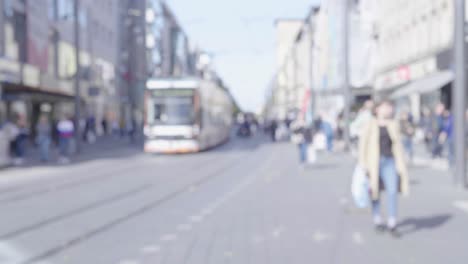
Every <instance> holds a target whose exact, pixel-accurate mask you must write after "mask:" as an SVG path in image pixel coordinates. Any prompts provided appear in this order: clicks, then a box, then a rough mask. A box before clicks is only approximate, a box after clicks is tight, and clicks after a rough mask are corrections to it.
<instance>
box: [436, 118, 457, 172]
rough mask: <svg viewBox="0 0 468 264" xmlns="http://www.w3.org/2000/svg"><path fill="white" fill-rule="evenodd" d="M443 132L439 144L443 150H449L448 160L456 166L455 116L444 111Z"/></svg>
mask: <svg viewBox="0 0 468 264" xmlns="http://www.w3.org/2000/svg"><path fill="white" fill-rule="evenodd" d="M443 117H444V119H443V125H442V132H441V133H440V136H439V144H440V145H441V146H442V149H443V148H444V147H445V148H446V149H447V159H448V162H449V164H450V165H453V164H454V160H455V159H454V155H455V154H454V146H453V143H454V142H453V116H452V114H451V113H450V111H449V110H445V111H444V116H443Z"/></svg>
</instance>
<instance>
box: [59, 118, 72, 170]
mask: <svg viewBox="0 0 468 264" xmlns="http://www.w3.org/2000/svg"><path fill="white" fill-rule="evenodd" d="M57 131H58V134H59V148H60V158H59V163H62V164H65V163H69V162H70V158H69V157H70V141H71V140H72V138H73V135H74V132H75V126H74V124H73V122H72V121H71V120H70V119H69V118H68V117H67V116H63V117H62V119H61V120H60V121H59V123H58V124H57Z"/></svg>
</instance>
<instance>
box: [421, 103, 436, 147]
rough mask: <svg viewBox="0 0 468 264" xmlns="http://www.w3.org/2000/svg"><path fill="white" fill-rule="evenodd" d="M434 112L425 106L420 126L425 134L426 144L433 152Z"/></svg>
mask: <svg viewBox="0 0 468 264" xmlns="http://www.w3.org/2000/svg"><path fill="white" fill-rule="evenodd" d="M431 119H432V112H431V110H430V109H429V108H427V107H425V108H423V110H422V115H421V120H420V121H419V127H420V129H421V131H422V132H423V134H424V144H425V145H426V149H427V150H428V151H429V152H432V136H433V135H432V123H431Z"/></svg>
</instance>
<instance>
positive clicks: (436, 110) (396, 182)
mask: <svg viewBox="0 0 468 264" xmlns="http://www.w3.org/2000/svg"><path fill="white" fill-rule="evenodd" d="M354 116H355V118H354V119H353V120H352V121H351V122H350V127H349V129H350V137H351V140H352V146H354V150H355V152H356V154H357V157H358V159H357V167H356V172H358V173H361V174H363V175H365V176H363V177H361V179H364V181H366V184H364V185H363V186H366V189H365V192H367V197H368V198H366V200H367V201H369V202H368V205H366V206H369V207H370V208H371V212H372V219H373V223H374V226H375V229H376V231H377V232H384V231H388V232H389V233H390V234H391V235H393V236H394V237H399V236H400V233H399V231H398V194H403V195H407V194H408V193H409V183H408V182H409V180H408V169H407V165H408V164H411V163H412V162H414V160H415V157H416V156H417V155H423V154H424V153H421V151H425V150H426V151H427V152H428V153H427V154H429V156H430V157H432V158H434V159H441V158H444V159H447V161H448V162H449V163H453V156H454V153H453V151H454V150H453V149H454V147H453V144H454V142H453V117H452V114H451V112H450V110H448V109H447V107H446V106H445V105H444V104H442V103H439V104H437V105H436V106H435V107H433V108H432V109H431V108H424V109H423V110H422V113H421V115H420V116H419V117H418V118H415V117H414V116H413V115H412V114H411V113H410V112H409V111H407V110H406V109H404V108H402V107H400V109H397V108H395V107H394V105H393V103H392V102H390V101H385V100H384V101H380V102H377V103H376V102H374V101H371V100H369V101H366V102H365V103H364V104H363V105H362V107H361V108H360V109H359V110H358V111H357V112H356V114H355V115H354ZM466 117H467V119H468V111H467V113H466ZM345 123H346V120H343V118H342V115H338V117H337V120H331V119H329V118H327V115H326V114H320V115H319V116H318V117H317V118H316V119H315V120H314V121H313V122H310V124H307V123H306V122H305V120H304V119H303V118H302V119H301V118H299V119H298V120H296V121H294V122H292V123H291V126H290V127H289V130H290V131H291V134H290V138H291V141H292V142H294V143H295V144H297V146H298V152H299V160H300V162H301V164H307V163H311V162H312V163H313V162H315V160H316V158H317V156H316V151H317V150H323V151H330V152H331V151H334V150H335V146H334V142H335V141H337V140H341V139H342V135H343V130H344V126H345ZM281 125H282V124H281V122H277V121H274V122H272V123H271V125H270V130H269V133H270V135H271V138H272V140H277V139H278V136H277V134H278V128H279V127H280V126H281ZM466 136H467V137H468V131H467V133H466ZM424 146H425V148H424ZM356 172H355V173H356ZM354 178H355V176H353V181H354ZM356 178H357V177H356ZM382 191H385V195H386V199H385V201H386V204H387V206H386V209H387V213H386V217H387V219H386V221H384V219H383V218H382V214H381V209H380V208H381V203H380V199H381V196H382ZM363 204H366V203H363Z"/></svg>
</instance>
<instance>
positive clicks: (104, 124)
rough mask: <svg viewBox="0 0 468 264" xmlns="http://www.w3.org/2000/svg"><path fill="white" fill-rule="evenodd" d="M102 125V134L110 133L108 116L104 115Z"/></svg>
mask: <svg viewBox="0 0 468 264" xmlns="http://www.w3.org/2000/svg"><path fill="white" fill-rule="evenodd" d="M101 127H102V135H103V136H106V135H107V134H108V133H109V124H108V122H107V118H106V117H104V118H103V119H102V120H101Z"/></svg>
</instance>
